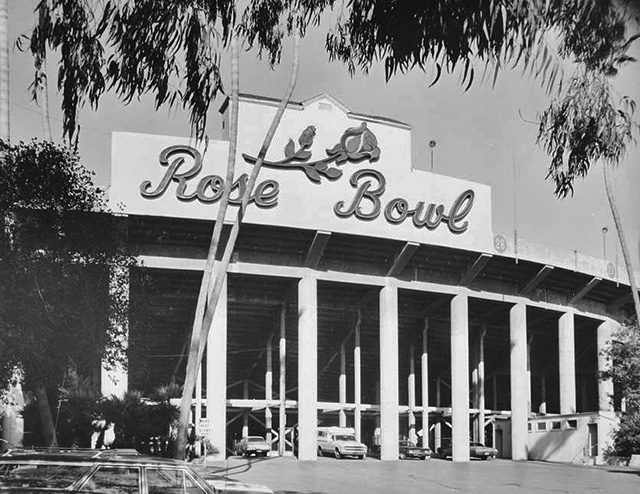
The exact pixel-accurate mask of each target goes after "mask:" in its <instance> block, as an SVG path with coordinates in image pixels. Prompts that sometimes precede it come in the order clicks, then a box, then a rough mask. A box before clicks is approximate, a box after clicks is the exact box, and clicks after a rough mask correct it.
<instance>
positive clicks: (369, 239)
mask: <svg viewBox="0 0 640 494" xmlns="http://www.w3.org/2000/svg"><path fill="white" fill-rule="evenodd" d="M277 104H278V102H277V101H275V100H272V99H269V98H263V97H258V96H252V95H242V96H241V99H240V115H239V118H240V120H239V121H240V122H241V127H240V131H239V140H238V150H239V153H238V159H237V172H236V178H235V181H234V184H233V189H232V204H234V205H233V206H232V208H231V209H232V210H233V214H234V215H235V211H236V210H237V203H238V198H239V196H240V194H241V193H242V191H243V190H244V188H245V186H246V177H247V175H246V174H249V173H250V172H251V169H252V166H253V163H254V162H255V157H256V155H257V152H258V150H259V149H260V146H261V144H262V141H263V137H264V135H265V132H266V130H267V128H268V126H269V124H270V122H271V118H272V116H273V115H274V113H275V111H276V107H277ZM227 105H228V102H227V103H225V104H224V105H223V106H222V108H221V112H222V114H223V139H222V140H220V141H209V142H207V143H202V145H199V144H198V145H196V143H194V142H193V141H191V140H189V139H185V138H175V137H165V136H155V135H141V134H125V133H115V134H114V135H113V143H112V181H111V188H110V200H111V203H112V207H113V209H114V210H115V211H117V214H119V215H120V216H121V221H122V231H123V241H126V242H127V245H128V246H129V248H130V249H132V251H133V252H134V253H135V254H136V255H137V256H138V258H139V259H140V261H141V263H142V267H140V268H136V269H134V270H132V271H131V272H129V273H127V274H125V275H121V276H120V279H119V280H114V281H117V282H119V283H127V284H129V293H130V303H131V305H132V307H136V308H138V309H143V310H136V311H135V314H136V316H135V318H134V317H132V318H131V320H130V322H129V347H130V357H129V365H128V369H127V372H122V371H120V372H118V371H112V372H109V373H108V372H106V371H103V379H102V388H103V393H104V394H113V393H115V394H121V393H123V392H124V391H125V390H126V389H139V390H143V391H149V390H151V389H153V388H155V387H158V386H161V385H164V384H167V383H169V382H172V381H178V382H180V381H181V379H183V378H184V368H185V364H186V355H185V354H186V353H187V350H186V349H187V348H188V346H187V341H188V338H189V332H190V329H191V325H192V323H193V315H194V311H195V305H196V300H197V295H198V290H199V285H200V279H201V276H202V269H203V266H204V262H205V258H206V254H207V249H208V246H209V240H210V236H211V232H212V229H213V223H214V221H213V220H214V219H215V217H216V213H217V208H218V203H219V199H220V194H221V190H222V186H223V184H224V178H223V177H224V176H225V168H226V163H227V155H228V141H227V140H226V139H227V134H228V106H227ZM411 139H412V134H411V128H410V126H409V125H407V124H405V123H402V122H398V121H394V120H392V119H388V118H384V117H376V116H370V115H363V114H358V113H355V112H352V111H351V110H350V109H349V108H347V107H346V106H345V105H343V104H342V103H341V102H339V101H337V100H336V99H334V98H332V97H331V96H329V95H326V94H325V95H320V96H317V97H315V98H311V99H309V100H306V101H303V102H297V103H291V104H290V105H289V106H288V108H287V110H286V112H285V115H284V118H283V121H282V124H281V126H280V128H279V130H278V132H277V133H276V136H275V139H274V142H273V145H272V146H271V150H270V151H269V153H268V155H267V161H266V162H265V165H264V168H263V169H262V171H261V173H260V176H259V179H258V182H257V187H256V189H255V190H254V192H253V196H252V199H251V204H250V206H249V209H248V211H247V215H246V217H245V219H244V223H243V226H242V227H241V230H240V235H239V238H238V241H237V246H236V249H235V252H234V254H233V258H232V262H231V265H230V267H229V270H228V275H227V277H226V281H225V285H224V290H223V293H222V297H221V299H220V303H219V306H218V310H217V312H216V315H215V319H214V322H213V329H212V331H211V335H210V337H209V340H208V343H207V350H206V355H205V359H204V362H203V365H202V369H201V375H200V378H199V380H198V384H197V389H196V393H195V396H194V401H193V404H194V405H193V409H194V412H193V413H194V423H195V425H196V428H197V430H198V431H199V433H200V434H202V435H206V436H208V438H209V439H210V441H211V443H212V444H213V445H214V446H215V447H216V448H217V449H218V450H219V451H220V453H219V455H220V456H224V454H225V452H231V451H232V450H233V444H234V440H237V439H239V438H240V437H242V436H245V435H247V434H251V435H263V436H266V437H267V438H268V440H269V442H270V443H271V444H272V453H271V454H273V455H287V454H293V453H295V454H296V455H297V456H298V458H299V459H301V460H313V459H315V458H316V454H317V449H316V448H317V445H316V428H317V427H318V426H331V425H336V426H343V427H344V426H347V427H353V428H354V430H355V433H356V435H357V437H358V438H359V439H360V440H361V441H362V442H364V443H366V444H367V445H368V446H369V447H370V450H375V451H377V450H379V454H380V457H381V459H382V460H395V459H397V458H398V440H399V438H402V437H406V438H411V439H414V440H416V441H417V442H419V443H422V444H423V445H428V446H429V447H431V449H433V450H434V451H435V450H438V449H439V448H446V447H448V446H449V445H451V446H452V448H453V460H454V461H467V460H468V459H469V450H468V443H469V441H470V440H472V439H475V440H479V441H481V442H485V443H488V444H491V445H494V446H495V447H496V448H497V449H498V450H499V455H500V456H502V457H506V458H513V459H516V460H526V459H544V460H557V461H573V462H579V461H598V459H600V458H601V456H602V453H603V451H604V450H605V449H606V447H607V445H608V444H609V443H610V441H611V436H610V433H611V430H612V428H613V427H614V426H615V423H616V415H615V412H614V401H615V400H614V390H613V386H612V384H611V382H608V381H604V380H601V379H599V375H598V372H599V371H600V370H602V369H603V368H604V367H605V366H606V365H608V364H607V361H606V359H605V358H604V357H603V355H602V354H601V350H602V349H603V348H604V347H605V345H606V342H607V341H608V340H609V339H610V337H611V334H612V332H613V331H615V329H616V327H617V326H618V324H619V322H620V321H622V320H623V319H624V317H625V316H626V315H627V314H628V313H629V311H630V309H631V306H630V297H629V296H628V293H629V287H628V284H627V280H626V278H625V275H624V273H622V272H618V271H619V270H618V269H617V268H618V267H617V266H613V265H612V264H610V263H608V262H607V261H606V260H603V259H595V258H590V257H587V256H584V255H581V254H578V253H577V252H570V253H562V252H558V251H554V250H552V249H549V248H546V247H544V246H540V245H533V244H529V243H525V242H522V241H520V242H518V243H517V244H515V242H514V238H513V236H511V235H508V236H505V235H499V234H496V233H495V232H493V230H492V203H491V189H490V187H488V186H486V185H482V184H478V183H472V182H468V181H465V180H460V179H456V178H451V177H447V176H443V175H439V174H434V173H430V172H426V171H422V170H418V169H416V168H415V167H414V166H413V164H412V158H411ZM228 232H229V228H228V225H226V226H225V230H224V235H223V237H224V238H225V239H226V238H227V237H228ZM132 314H133V312H132Z"/></svg>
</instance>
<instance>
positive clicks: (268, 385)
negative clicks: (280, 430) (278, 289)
mask: <svg viewBox="0 0 640 494" xmlns="http://www.w3.org/2000/svg"><path fill="white" fill-rule="evenodd" d="M272 347H273V337H272V336H270V337H269V339H268V340H267V371H266V372H265V375H264V399H265V400H271V399H272V398H273V354H272ZM264 425H265V427H266V429H267V443H268V444H269V449H271V443H272V442H273V435H272V434H271V430H272V429H273V414H272V413H271V408H270V407H269V406H268V405H267V406H266V407H265V409H264Z"/></svg>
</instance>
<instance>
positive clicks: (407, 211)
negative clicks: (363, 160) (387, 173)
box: [333, 169, 475, 234]
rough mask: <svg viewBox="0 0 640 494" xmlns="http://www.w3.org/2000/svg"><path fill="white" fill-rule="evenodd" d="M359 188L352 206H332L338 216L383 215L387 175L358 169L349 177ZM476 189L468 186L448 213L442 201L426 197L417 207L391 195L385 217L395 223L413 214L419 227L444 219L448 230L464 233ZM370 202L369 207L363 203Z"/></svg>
mask: <svg viewBox="0 0 640 494" xmlns="http://www.w3.org/2000/svg"><path fill="white" fill-rule="evenodd" d="M349 182H350V183H351V185H352V186H353V187H354V188H355V189H356V194H355V196H354V198H353V200H352V201H351V204H350V205H349V206H347V205H346V203H345V201H339V202H338V203H336V205H335V206H334V207H333V211H334V213H335V214H336V216H338V217H340V218H348V217H349V216H355V217H356V218H358V219H361V220H374V219H376V218H377V217H378V216H380V211H381V210H382V200H381V199H382V196H383V194H384V192H385V190H386V179H385V178H384V175H383V174H382V173H380V172H379V171H377V170H372V169H363V170H358V171H357V172H355V173H354V174H353V175H351V179H350V180H349ZM474 198H475V193H474V192H473V190H471V189H468V190H465V191H464V192H463V193H462V194H460V195H459V196H458V197H457V198H456V199H455V200H454V201H453V204H452V205H451V208H450V209H449V213H448V214H447V213H445V206H444V205H443V204H437V205H436V204H433V203H431V204H428V205H426V204H425V202H424V201H419V202H418V203H416V206H415V207H414V208H410V207H409V203H408V202H407V201H406V199H403V198H401V197H397V198H394V199H391V201H389V202H388V203H387V204H386V206H385V208H384V213H383V214H384V218H385V219H386V220H387V221H388V222H389V223H392V224H399V223H402V222H403V221H405V220H406V219H407V218H409V217H411V219H412V221H413V224H414V226H415V227H416V228H427V229H428V230H435V229H436V228H438V226H440V224H441V223H446V224H447V226H448V227H449V231H450V232H451V233H455V234H461V233H464V232H466V231H467V229H468V228H469V222H468V221H463V220H464V219H465V218H466V217H467V216H468V215H469V213H470V212H471V208H472V207H473V200H474ZM363 202H364V203H365V204H368V208H366V207H365V206H363Z"/></svg>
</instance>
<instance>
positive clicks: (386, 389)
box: [380, 284, 400, 461]
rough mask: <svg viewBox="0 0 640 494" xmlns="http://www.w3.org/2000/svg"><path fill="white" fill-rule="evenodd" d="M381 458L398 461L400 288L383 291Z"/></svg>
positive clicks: (381, 312) (381, 304)
mask: <svg viewBox="0 0 640 494" xmlns="http://www.w3.org/2000/svg"><path fill="white" fill-rule="evenodd" d="M380 429H381V434H380V442H381V444H380V459H381V460H383V461H384V460H397V459H398V438H399V434H400V424H399V417H398V289H397V287H396V286H394V285H391V284H386V285H385V286H384V287H383V288H382V290H381V291H380Z"/></svg>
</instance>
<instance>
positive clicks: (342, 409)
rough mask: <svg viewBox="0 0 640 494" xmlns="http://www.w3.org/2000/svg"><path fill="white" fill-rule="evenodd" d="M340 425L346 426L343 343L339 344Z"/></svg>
mask: <svg viewBox="0 0 640 494" xmlns="http://www.w3.org/2000/svg"><path fill="white" fill-rule="evenodd" d="M339 386H340V389H339V392H340V427H346V426H347V412H346V410H345V407H346V405H347V354H346V353H345V348H344V343H343V344H342V345H341V346H340V383H339Z"/></svg>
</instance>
